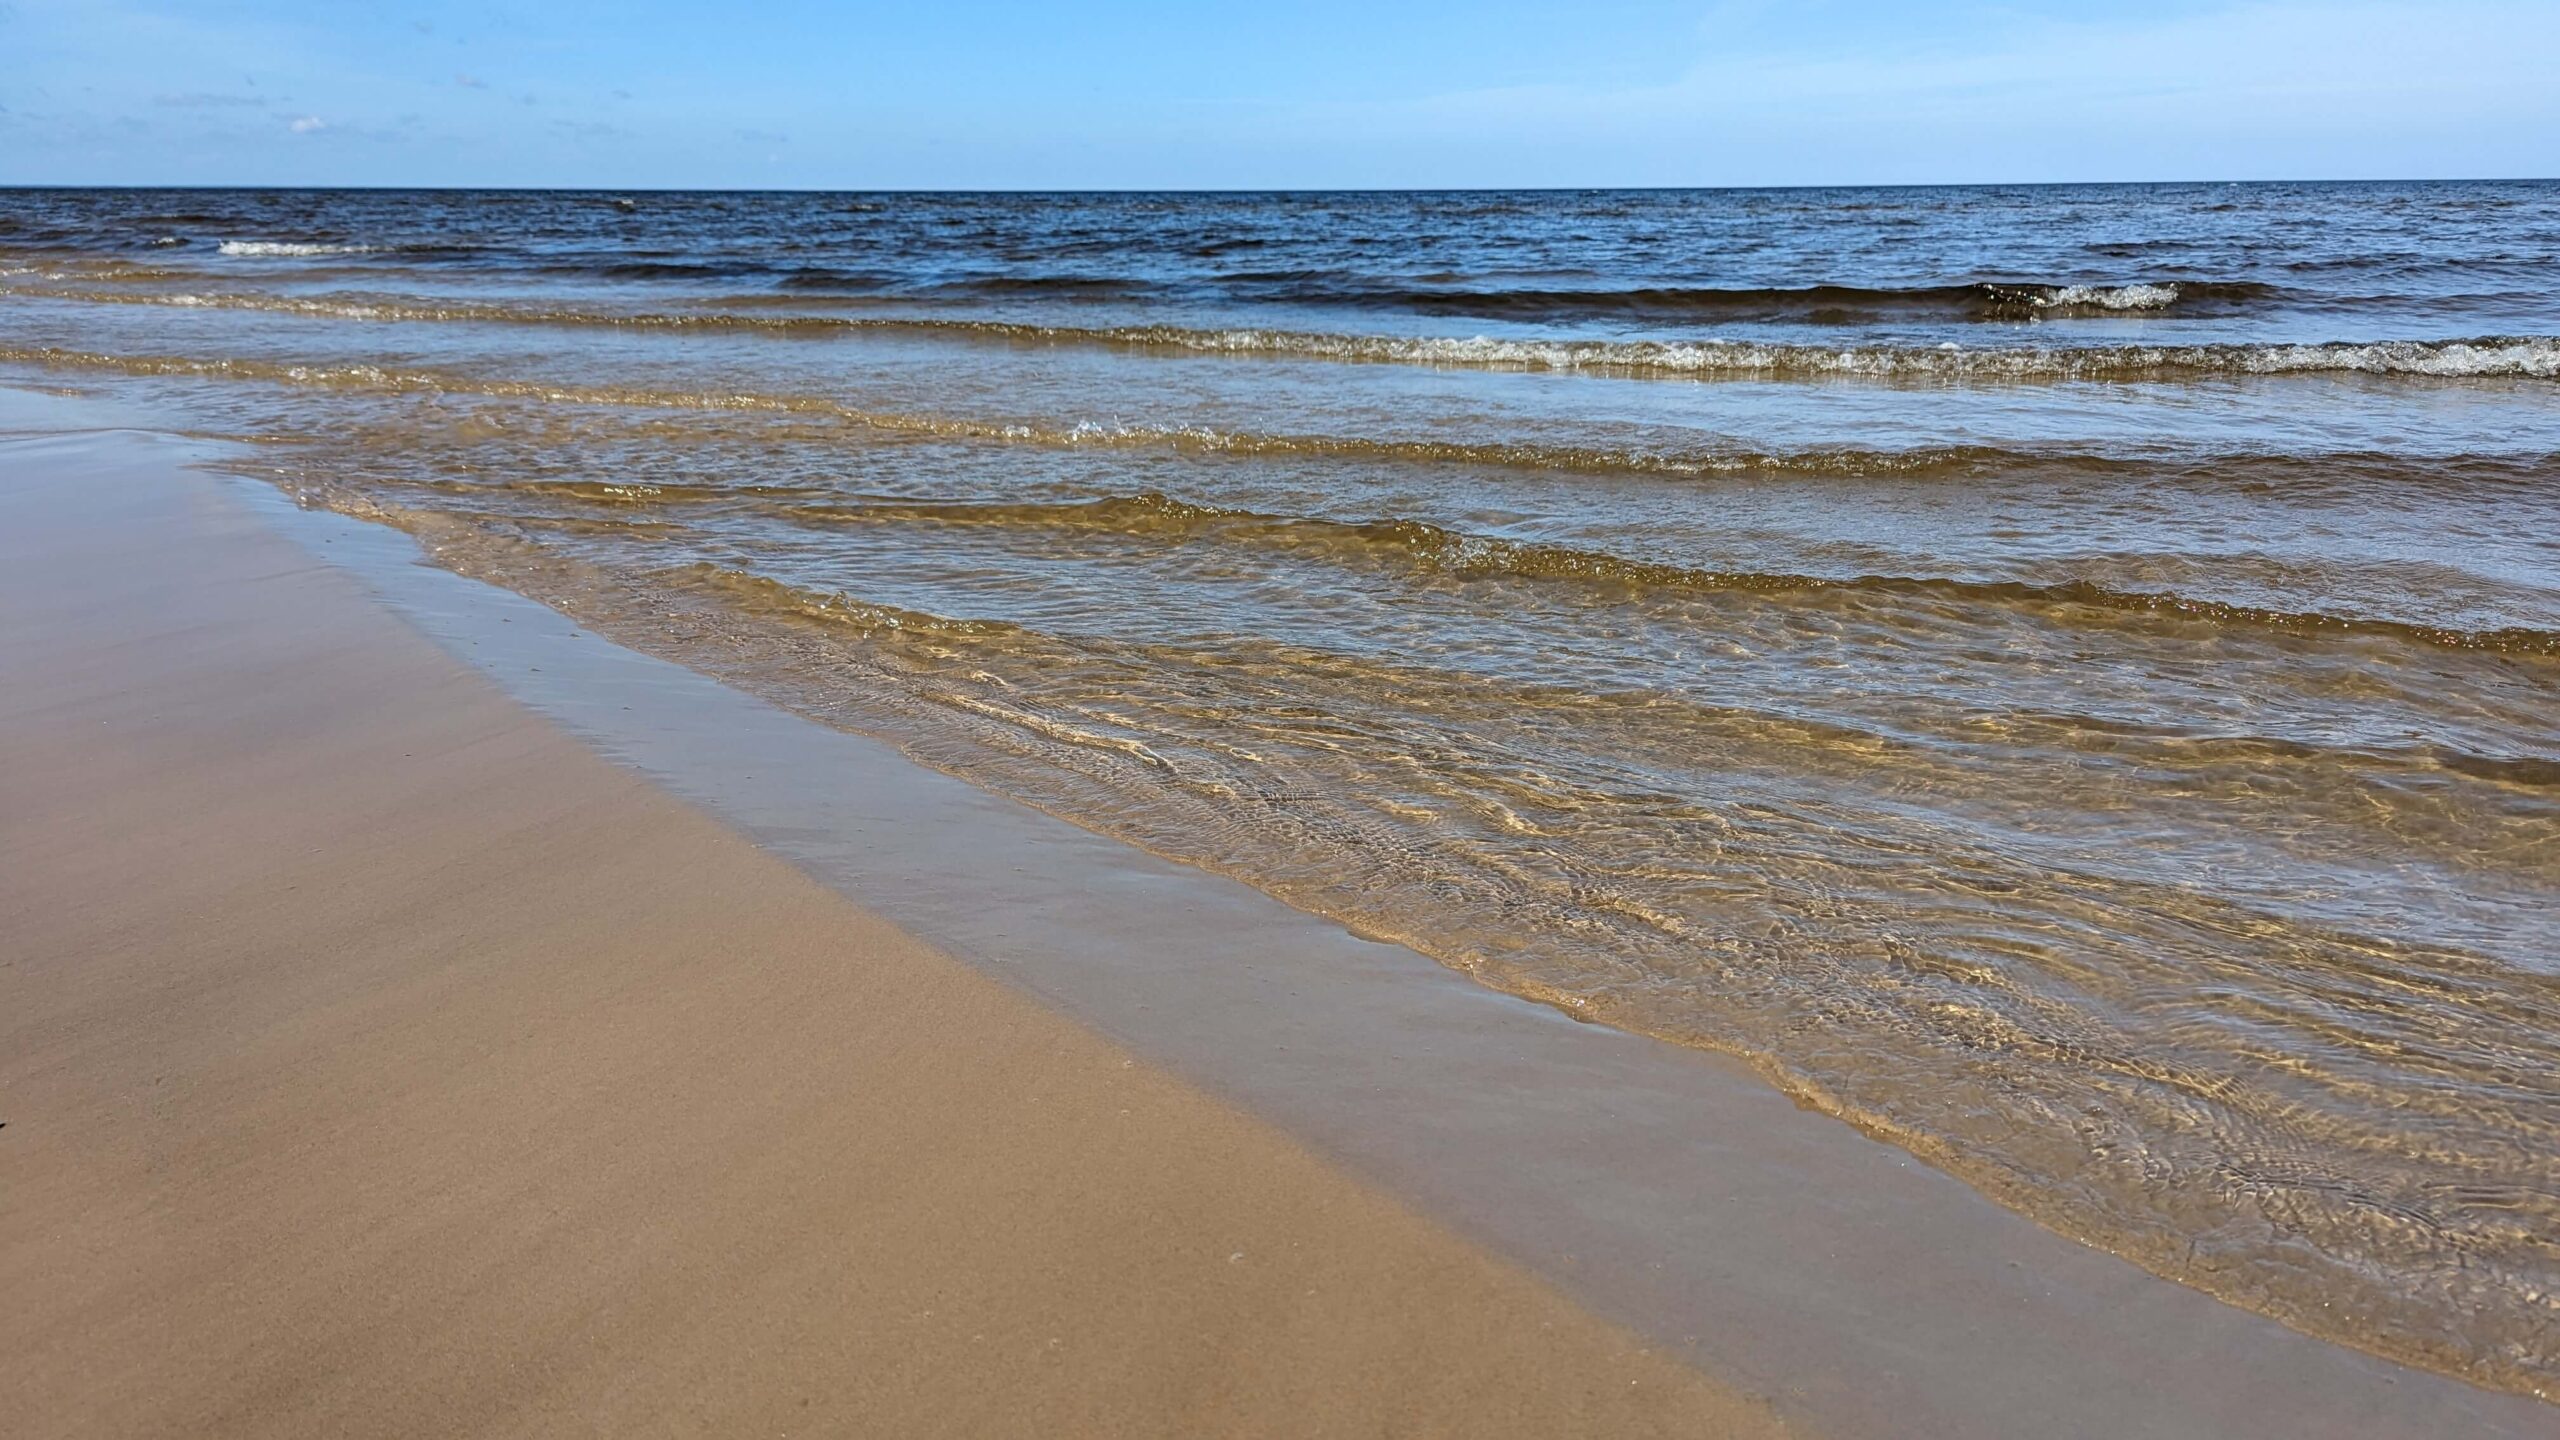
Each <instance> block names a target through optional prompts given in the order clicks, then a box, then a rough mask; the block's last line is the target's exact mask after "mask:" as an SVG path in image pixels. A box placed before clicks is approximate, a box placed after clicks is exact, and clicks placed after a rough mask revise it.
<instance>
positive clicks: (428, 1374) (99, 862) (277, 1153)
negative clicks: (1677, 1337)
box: [0, 435, 1778, 1436]
mask: <svg viewBox="0 0 2560 1440" xmlns="http://www.w3.org/2000/svg"><path fill="white" fill-rule="evenodd" d="M182 458H183V451H182V450H180V449H179V448H178V447H176V446H174V445H173V444H171V443H170V442H165V441H160V440H155V439H151V438H147V437H141V436H132V435H123V436H118V435H86V436H78V435H75V436H35V437H21V438H16V439H7V440H0V674H5V675H6V677H7V683H6V685H5V686H0V935H5V937H6V947H5V949H6V955H5V957H4V958H0V1175H5V1177H6V1180H5V1184H0V1354H5V1355H6V1356H7V1357H8V1363H7V1364H6V1366H5V1367H0V1413H6V1414H8V1415H9V1416H11V1417H12V1418H11V1421H10V1427H11V1428H12V1429H13V1430H15V1431H16V1432H17V1433H22V1434H28V1435H39V1434H41V1435H47V1436H81V1435H119V1436H143V1435H188V1436H217V1435H229V1434H254V1435H261V1436H297V1435H310V1436H323V1435H325V1436H366V1435H401V1434H417V1435H427V1434H433V1435H439V1436H452V1435H474V1434H507V1435H523V1434H567V1433H576V1434H612V1435H649V1434H720V1435H741V1434H825V1433H836V1434H883V1435H932V1434H948V1435H961V1434H965V1435H1005V1434H1020V1435H1029V1434H1040V1435H1062V1434H1175V1433H1219V1434H1280V1433H1286V1434H1293V1435H1307V1434H1363V1435H1373V1434H1385V1433H1393V1434H1467V1435H1501V1434H1517V1435H1549V1434H1561V1433H1595V1434H1609V1435H1645V1434H1680V1435H1691V1436H1696V1435H1737V1436H1739V1435H1755V1436H1756V1435H1765V1434H1773V1433H1777V1431H1778V1426H1777V1424H1776V1423H1775V1422H1774V1421H1773V1420H1772V1419H1771V1418H1770V1415H1769V1413H1768V1412H1767V1411H1766V1410H1765V1409H1764V1408H1763V1407H1762V1406H1760V1405H1759V1404H1757V1403H1755V1402H1753V1401H1751V1400H1750V1399H1748V1398H1745V1397H1742V1396H1740V1395H1738V1394H1736V1393H1734V1392H1732V1391H1730V1390H1728V1389H1725V1388H1723V1387H1721V1386H1719V1385H1717V1384H1715V1383H1713V1382H1710V1381H1708V1380H1706V1379H1704V1378H1702V1377H1701V1376H1699V1375H1698V1374H1697V1373H1696V1372H1694V1371H1692V1370H1689V1369H1687V1368H1684V1367H1681V1366H1679V1365H1677V1364H1674V1363H1672V1362H1670V1361H1669V1360H1667V1359H1665V1358H1663V1357H1660V1356H1658V1355H1653V1354H1649V1353H1647V1352H1646V1351H1645V1350H1644V1348H1643V1347H1642V1343H1641V1342H1640V1341H1639V1340H1638V1339H1637V1338H1636V1337H1634V1336H1633V1335H1631V1334H1630V1333H1629V1332H1626V1331H1624V1330H1621V1329H1619V1328H1616V1327H1614V1326H1612V1325H1609V1324H1607V1323H1604V1322H1602V1321H1600V1320H1598V1319H1596V1318H1594V1317H1592V1316H1591V1315H1590V1314H1588V1313H1587V1312H1585V1311H1583V1310H1581V1309H1579V1308H1577V1307H1576V1306H1575V1305H1573V1304H1572V1303H1571V1302H1569V1301H1567V1300H1565V1299H1563V1298H1561V1297H1559V1296H1558V1295H1557V1294H1555V1293H1554V1292H1553V1291H1551V1290H1549V1289H1547V1288H1546V1287H1545V1286H1544V1285H1543V1284H1541V1283H1540V1282H1538V1281H1536V1280H1534V1279H1532V1278H1530V1277H1528V1276H1527V1275H1526V1274H1524V1273H1523V1272H1521V1271H1518V1270H1516V1269H1514V1268H1512V1267H1511V1266H1509V1265H1508V1264H1506V1263H1503V1262H1501V1261H1498V1260H1495V1259H1493V1258H1490V1257H1489V1256H1487V1255H1486V1254H1484V1253H1482V1252H1481V1251H1479V1250H1477V1249H1475V1248H1473V1247H1471V1246H1470V1245H1468V1244H1467V1243H1465V1242H1463V1241H1461V1240H1460V1239H1458V1238H1456V1237H1455V1236H1454V1235H1452V1234H1451V1233H1450V1232H1448V1231H1447V1230H1445V1229H1443V1228H1441V1227H1440V1226H1439V1225H1437V1224H1436V1223H1434V1222H1432V1221H1428V1220H1425V1219H1423V1218H1421V1217H1419V1216H1418V1215H1416V1214H1415V1213H1413V1212H1412V1211H1410V1210H1408V1209H1406V1208H1404V1207H1403V1206H1401V1205H1400V1204H1398V1203H1397V1202H1395V1201H1393V1200H1391V1199H1388V1198H1386V1197H1384V1196H1383V1195H1381V1194H1380V1193H1378V1192H1376V1191H1375V1190H1373V1189H1371V1188H1368V1187H1367V1186H1364V1185H1363V1184H1361V1183H1358V1182H1356V1181H1354V1180H1352V1179H1350V1178H1347V1177H1346V1176H1344V1175H1343V1174H1341V1173H1340V1172H1338V1171H1337V1170H1335V1169H1333V1168H1331V1167H1329V1166H1328V1165H1326V1164H1325V1163H1323V1162H1321V1161H1320V1160H1318V1159H1316V1158H1314V1157H1313V1156H1311V1155H1310V1154H1309V1153H1308V1152H1306V1151H1304V1150H1302V1149H1301V1148H1299V1147H1298V1146H1297V1145H1296V1144H1295V1143H1294V1142H1292V1141H1291V1140H1289V1139H1287V1138H1286V1137H1284V1136H1282V1135H1280V1134H1279V1133H1277V1132H1276V1131H1274V1130H1272V1129H1270V1128H1268V1127H1266V1126H1265V1125H1263V1124H1261V1123H1259V1122H1257V1121H1255V1120H1252V1119H1249V1118H1247V1117H1245V1116H1243V1115H1241V1114H1239V1113H1238V1112H1236V1111H1234V1110H1232V1109H1229V1108H1227V1107H1225V1106H1222V1105H1220V1104H1218V1103H1216V1102H1214V1101H1212V1100H1210V1099H1208V1098H1206V1097H1205V1096H1203V1095H1202V1094H1200V1093H1199V1092H1197V1091H1195V1090H1193V1089H1191V1088H1188V1087H1187V1086H1186V1085H1184V1084H1183V1083H1181V1082H1180V1081H1178V1080H1175V1079H1173V1078H1171V1077H1169V1076H1168V1075H1166V1074H1164V1073H1162V1072H1160V1071H1158V1070H1155V1069H1153V1068H1150V1067H1149V1066H1148V1065H1146V1064H1144V1063H1141V1062H1137V1061H1134V1060H1132V1059H1131V1058H1130V1057H1128V1056H1127V1055H1125V1054H1123V1053H1122V1052H1121V1051H1119V1050H1118V1049H1116V1048H1115V1047H1114V1046H1113V1045H1112V1044H1110V1043H1109V1042H1107V1041H1105V1040H1103V1039H1101V1038H1098V1037H1097V1036H1096V1035H1094V1034H1093V1033H1091V1032H1089V1031H1087V1030H1085V1029H1082V1028H1080V1027H1079V1026H1077V1025H1076V1024H1074V1023H1073V1022H1071V1021H1068V1020H1066V1019H1064V1018H1061V1017H1060V1016H1058V1015H1055V1014H1053V1013H1051V1012H1049V1011H1047V1010H1044V1009H1042V1008H1041V1007H1039V1006H1038V1005H1036V1004H1035V1003H1033V1002H1032V1001H1031V1000H1029V999H1028V998H1026V997H1025V996H1023V995H1021V994H1019V993H1017V992H1015V991H1013V990H1010V989H1007V988H1005V987H1004V986H1003V985H1001V984H999V983H997V982H995V981H993V980H990V979H988V978H986V977H984V976H982V975H981V974H979V973H977V972H976V971H973V970H971V969H970V968H968V967H967V966H965V965H963V964H962V963H960V962H958V961H956V960H954V959H952V958H950V957H948V956H946V955H944V954H942V953H940V952H938V951H936V950H934V949H932V948H929V947H928V946H926V945H924V944H922V943H920V942H918V941H916V940H914V939H912V938H910V937H909V936H907V935H906V934H904V933H902V932H901V931H899V930H898V929H896V928H894V927H893V926H891V925H890V924H889V923H887V922H886V921H884V920H881V919H879V918H878V917H876V916H874V915H872V914H870V913H867V912H865V911H864V910H861V909H859V908H856V907H855V906H854V905H852V904H850V903H848V902H847V901H845V900H844V899H842V898H840V897H838V896H837V895H835V894H833V893H831V892H829V891H827V890H825V889H822V888H821V887H820V886H818V885H817V884H816V883H814V882H812V881H811V880H809V879H807V878H805V877H804V876H803V875H802V874H801V873H800V872H798V871H796V870H794V869H792V868H791V867H790V866H788V865H786V864H784V863H782V862H781V861H779V860H777V859H775V858H773V857H771V856H769V855H767V854H765V853H763V852H761V851H759V850H757V849H755V848H754V847H752V846H750V845H748V844H747V843H745V842H744V841H742V840H740V839H739V838H737V837H736V836H735V835H733V834H732V833H730V832H729V831H727V830H725V829H723V828H721V827H720V826H719V825H717V824H715V823H714V822H712V821H711V820H709V819H707V818H705V817H703V816H702V815H700V814H698V813H696V812H694V811H692V810H690V809H688V808H686V807H685V806H683V805H681V804H679V803H677V802H676V801H674V800H673V799H671V798H669V797H668V796H666V795H664V794H662V793H661V792H659V791H657V790H655V789H652V788H651V787H650V786H649V785H648V784H647V783H646V782H644V781H642V780H640V779H638V778H636V777H634V776H632V775H630V774H627V773H625V772H623V771H621V770H619V769H617V768H615V767H614V766H612V765H610V764H608V763H607V762H605V761H604V760H602V759H600V758H599V757H597V756H596V755H594V754H593V753H591V752H590V751H589V750H588V749H587V748H585V747H584V746H583V745H581V744H580V743H578V742H577V741H575V740H573V739H571V738H570V737H568V736H567V735H565V734H564V733H562V732H560V731H558V730H556V729H554V728H552V727H551V726H549V725H548V724H547V723H545V722H544V721H542V720H540V719H538V718H536V717H535V716H533V715H532V714H531V713H530V712H528V711H526V710H524V709H522V708H521V707H519V706H518V705H517V704H516V703H514V702H513V701H511V700H509V699H507V698H505V697H504V696H503V695H502V694H501V693H500V692H499V691H498V690H497V689H496V687H494V686H493V685H492V684H490V683H489V682H488V681H487V680H486V679H484V678H482V677H481V676H479V675H477V674H475V673H473V672H472V671H471V670H469V669H468V668H467V667H465V666H464V665H462V664H460V663H458V662H456V661H454V660H453V659H451V658H450V657H449V656H447V655H446V654H445V653H443V652H442V651H440V650H438V649H437V648H436V647H435V645H434V644H432V643H431V642H429V641H427V640H426V639H424V638H423V637H421V636H419V635H418V634H417V633H415V632H414V631H412V630H410V629H409V628H407V627H406V626H405V625H404V624H402V623H401V622H400V621H398V620H396V619H394V618H393V617H391V616H390V615H389V614H388V613H386V612H384V611H382V610H380V609H379V608H377V607H376V606H375V605H374V604H373V603H372V602H371V601H369V600H368V599H366V598H365V597H364V596H363V595H362V594H361V592H360V591H359V590H358V589H357V587H356V586H355V585H354V584H353V583H352V582H351V581H350V580H348V579H347V578H346V577H345V576H344V575H342V574H340V573H338V572H336V571H334V570H332V569H330V568H329V567H327V566H326V565H324V564H321V563H318V562H315V561H314V560H312V559H311V558H310V557H309V556H308V555H307V554H306V553H304V552H303V551H301V550H300V549H298V548H296V547H295V546H294V545H293V544H291V543H290V542H288V541H285V540H283V539H281V538H279V537H277V536H275V535H273V534H272V533H270V532H268V531H266V530H264V529H263V528H262V527H261V526H260V524H259V523H258V522H257V521H256V520H255V519H254V518H253V517H251V516H250V515H249V514H248V513H247V512H246V511H245V510H243V509H242V508H241V507H239V506H238V505H237V504H236V502H233V501H231V500H229V499H227V498H225V497H224V495H223V494H222V493H221V492H220V490H219V488H218V487H216V486H214V485H211V484H208V483H206V482H205V481H204V480H203V479H202V478H201V477H194V476H189V475H186V474H184V473H183V472H182V471H181V470H180V469H179V468H178V462H179V461H180V460H181V459H182Z"/></svg>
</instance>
